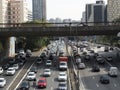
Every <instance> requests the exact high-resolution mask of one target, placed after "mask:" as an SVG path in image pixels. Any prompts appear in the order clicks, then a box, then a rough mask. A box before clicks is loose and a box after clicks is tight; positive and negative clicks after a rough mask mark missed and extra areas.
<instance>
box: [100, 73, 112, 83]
mask: <svg viewBox="0 0 120 90" xmlns="http://www.w3.org/2000/svg"><path fill="white" fill-rule="evenodd" d="M100 82H101V83H104V84H108V83H110V80H109V77H108V76H107V75H103V76H101V77H100Z"/></svg>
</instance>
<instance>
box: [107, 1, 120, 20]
mask: <svg viewBox="0 0 120 90" xmlns="http://www.w3.org/2000/svg"><path fill="white" fill-rule="evenodd" d="M107 16H108V18H107V20H108V21H109V22H112V21H113V20H114V19H117V18H119V17H120V0H108V5H107Z"/></svg>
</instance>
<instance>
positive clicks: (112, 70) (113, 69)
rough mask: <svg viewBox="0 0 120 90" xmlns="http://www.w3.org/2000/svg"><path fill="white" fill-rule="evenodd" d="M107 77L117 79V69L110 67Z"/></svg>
mask: <svg viewBox="0 0 120 90" xmlns="http://www.w3.org/2000/svg"><path fill="white" fill-rule="evenodd" d="M108 75H110V76H115V77H117V75H118V68H117V67H110V70H109V71H108Z"/></svg>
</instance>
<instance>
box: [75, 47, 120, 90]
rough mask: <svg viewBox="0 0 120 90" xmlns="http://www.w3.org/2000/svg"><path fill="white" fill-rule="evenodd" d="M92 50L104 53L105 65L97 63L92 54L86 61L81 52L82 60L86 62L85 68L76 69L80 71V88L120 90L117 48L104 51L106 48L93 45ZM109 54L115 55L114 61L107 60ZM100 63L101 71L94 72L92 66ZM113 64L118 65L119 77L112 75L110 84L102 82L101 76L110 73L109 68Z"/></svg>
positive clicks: (119, 74) (85, 89)
mask: <svg viewBox="0 0 120 90" xmlns="http://www.w3.org/2000/svg"><path fill="white" fill-rule="evenodd" d="M91 50H94V51H96V52H97V53H98V54H100V55H102V57H103V58H104V60H105V64H104V65H100V64H98V63H97V61H96V59H95V58H93V57H92V56H91V57H90V60H89V61H86V60H85V59H84V57H83V56H82V54H81V52H80V51H79V53H80V54H81V59H82V62H84V63H85V65H86V68H85V69H82V70H80V69H76V70H78V71H79V76H80V78H79V80H80V85H81V86H80V89H81V90H120V61H119V60H118V59H117V57H116V56H117V55H116V50H113V51H109V52H104V48H103V47H101V48H97V46H94V47H91ZM86 52H87V50H86ZM108 56H112V57H113V61H112V62H109V61H107V60H106V58H107V57H108ZM93 65H98V66H99V67H100V72H92V71H91V70H92V66H93ZM112 66H116V67H117V68H118V69H119V71H118V77H110V76H109V78H110V83H109V84H102V83H101V82H100V76H102V75H108V71H109V68H110V67H112Z"/></svg>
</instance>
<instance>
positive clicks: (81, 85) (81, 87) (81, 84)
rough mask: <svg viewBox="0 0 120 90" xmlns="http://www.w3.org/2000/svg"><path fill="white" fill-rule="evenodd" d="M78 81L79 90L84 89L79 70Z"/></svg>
mask: <svg viewBox="0 0 120 90" xmlns="http://www.w3.org/2000/svg"><path fill="white" fill-rule="evenodd" d="M79 81H80V90H85V87H84V85H83V81H82V79H81V76H80V72H79Z"/></svg>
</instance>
